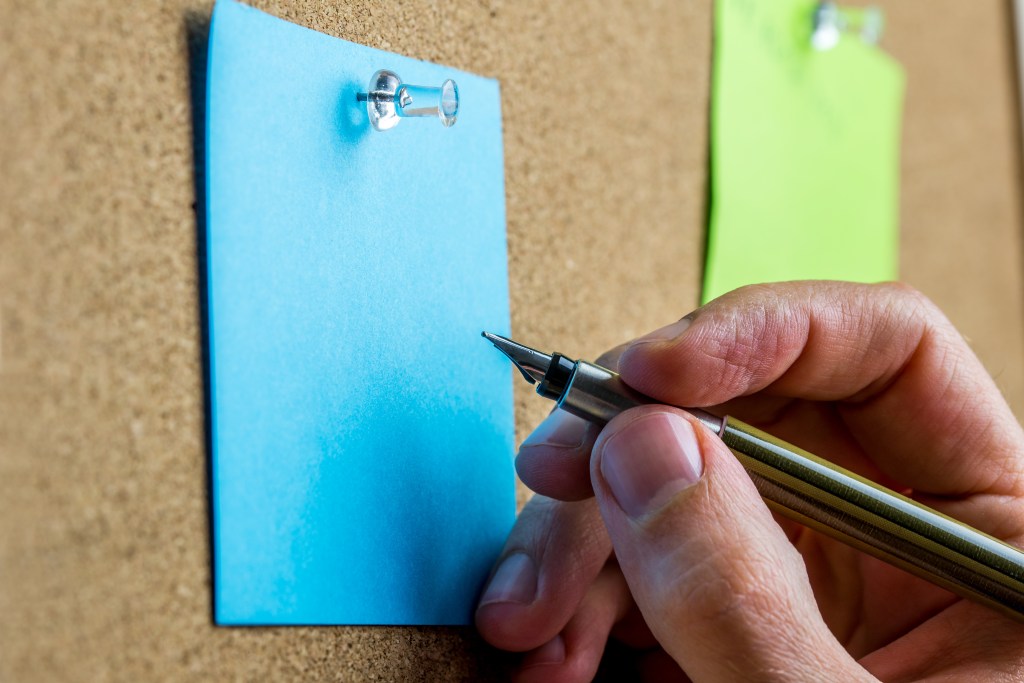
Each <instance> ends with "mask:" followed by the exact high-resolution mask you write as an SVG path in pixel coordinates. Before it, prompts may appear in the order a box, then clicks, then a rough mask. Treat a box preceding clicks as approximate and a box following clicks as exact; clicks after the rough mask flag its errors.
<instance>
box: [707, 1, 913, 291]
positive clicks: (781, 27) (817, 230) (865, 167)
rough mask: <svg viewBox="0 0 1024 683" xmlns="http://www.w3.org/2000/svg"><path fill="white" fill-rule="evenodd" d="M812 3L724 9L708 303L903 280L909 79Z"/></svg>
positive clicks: (718, 47) (722, 4)
mask: <svg viewBox="0 0 1024 683" xmlns="http://www.w3.org/2000/svg"><path fill="white" fill-rule="evenodd" d="M814 6H815V3H814V2H813V0H771V2H767V1H762V2H759V1H758V0H718V2H717V3H716V10H717V11H716V18H715V22H716V38H715V41H716V42H715V74H714V91H713V112H712V133H711V138H712V140H711V144H712V152H711V155H712V169H711V184H712V190H711V191H712V200H711V216H710V218H711V220H710V227H709V231H708V245H707V265H706V269H705V275H704V293H703V299H704V301H708V300H710V299H712V298H714V297H716V296H718V295H719V294H723V293H725V292H727V291H729V290H731V289H735V288H736V287H739V286H742V285H746V284H751V283H756V282H773V281H780V280H798V279H830V280H855V281H860V282H877V281H881V280H891V279H894V278H895V277H896V276H897V265H898V264H897V259H898V254H897V248H898V242H899V234H898V179H899V175H898V173H899V134H900V116H901V108H902V100H903V84H904V77H903V71H902V69H901V68H900V66H899V65H898V64H897V63H896V62H895V61H894V60H893V59H891V58H890V57H889V56H888V55H886V54H885V53H884V52H882V51H881V50H880V49H879V48H877V47H874V46H871V45H867V44H865V43H864V42H863V41H861V40H860V38H859V36H857V35H851V34H844V35H843V37H842V39H841V40H840V41H839V44H838V45H837V46H836V47H835V48H833V49H832V50H829V51H826V52H818V51H815V50H813V49H812V48H811V45H810V35H811V16H812V13H813V10H814Z"/></svg>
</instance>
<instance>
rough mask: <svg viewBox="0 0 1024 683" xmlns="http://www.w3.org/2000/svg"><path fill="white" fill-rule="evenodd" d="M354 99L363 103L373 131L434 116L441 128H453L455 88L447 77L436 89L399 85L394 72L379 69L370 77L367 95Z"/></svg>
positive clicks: (456, 96) (456, 94)
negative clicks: (413, 118) (401, 121)
mask: <svg viewBox="0 0 1024 683" xmlns="http://www.w3.org/2000/svg"><path fill="white" fill-rule="evenodd" d="M357 99H358V100H359V101H360V102H366V113H367V114H368V115H369V117H370V124H371V125H372V126H373V127H374V128H375V129H376V130H388V129H389V128H394V127H395V126H397V125H398V122H399V121H400V120H401V119H403V118H410V117H425V116H436V117H437V118H438V120H440V121H441V125H442V126H444V127H445V128H449V127H451V126H453V125H455V121H456V119H457V118H458V114H459V88H458V86H457V85H455V81H453V80H451V79H450V78H449V79H448V80H446V81H445V82H444V83H442V84H441V87H440V88H432V87H428V86H422V85H407V84H405V83H402V79H401V78H399V77H398V74H396V73H395V72H394V71H388V70H387V69H381V70H380V71H377V72H376V73H375V74H373V76H371V77H370V86H369V88H368V92H365V93H359V95H358V96H357Z"/></svg>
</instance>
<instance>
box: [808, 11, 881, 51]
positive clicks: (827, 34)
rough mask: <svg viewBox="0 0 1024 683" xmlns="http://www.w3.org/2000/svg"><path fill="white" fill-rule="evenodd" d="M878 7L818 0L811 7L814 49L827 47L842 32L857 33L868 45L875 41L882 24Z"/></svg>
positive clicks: (829, 47)
mask: <svg viewBox="0 0 1024 683" xmlns="http://www.w3.org/2000/svg"><path fill="white" fill-rule="evenodd" d="M884 21H885V20H884V17H883V15H882V10H880V9H878V8H877V7H866V8H864V9H849V8H846V9H843V8H840V7H839V6H838V5H837V4H836V3H834V2H819V3H818V4H817V5H816V6H815V8H814V16H813V18H812V27H811V45H812V46H813V47H814V49H815V50H819V51H825V50H831V49H832V48H834V47H835V46H836V45H838V44H839V39H840V38H841V37H842V34H843V33H859V34H860V38H861V40H863V41H864V42H865V43H867V44H868V45H877V44H878V41H880V40H881V39H882V30H883V28H884Z"/></svg>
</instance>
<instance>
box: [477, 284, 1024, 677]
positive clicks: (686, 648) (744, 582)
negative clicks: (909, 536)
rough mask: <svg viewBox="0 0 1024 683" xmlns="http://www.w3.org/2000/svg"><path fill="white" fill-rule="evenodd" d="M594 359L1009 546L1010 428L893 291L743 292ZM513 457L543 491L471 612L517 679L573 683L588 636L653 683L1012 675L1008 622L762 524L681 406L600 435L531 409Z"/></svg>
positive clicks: (1018, 440)
mask: <svg viewBox="0 0 1024 683" xmlns="http://www.w3.org/2000/svg"><path fill="white" fill-rule="evenodd" d="M598 363H599V364H601V365H605V366H608V367H611V368H612V369H617V370H618V371H619V372H620V373H621V375H622V378H623V379H624V380H625V381H626V382H627V383H628V384H629V385H630V386H632V387H633V388H634V389H636V390H637V391H639V392H641V393H643V394H646V395H647V396H650V397H652V398H654V399H656V400H659V401H664V402H665V403H667V404H672V405H684V406H690V407H697V408H707V409H708V410H709V411H710V412H711V413H714V414H717V415H723V414H729V415H733V416H737V417H739V418H740V419H742V420H745V421H746V422H749V423H751V424H753V425H755V426H757V427H761V428H763V429H765V430H766V431H768V432H771V433H772V434H773V435H775V436H777V437H781V438H783V439H786V440H787V441H790V442H792V443H794V444H797V445H799V446H801V447H803V448H805V449H807V450H809V451H812V452H814V453H817V454H818V455H821V456H824V457H825V458H827V459H829V460H831V461H833V462H835V463H837V464H838V465H840V466H842V467H845V468H847V469H849V470H852V471H853V472H856V473H858V474H861V475H863V476H865V477H866V478H868V479H871V480H873V481H876V482H878V483H881V484H883V485H885V486H887V487H889V488H890V489H893V490H895V491H898V492H900V493H904V494H905V495H908V496H910V497H911V498H913V499H914V500H918V501H921V502H923V503H925V504H927V505H929V506H931V507H932V508H935V509H936V510H939V511H940V512H942V513H945V514H948V515H949V516H951V517H953V518H956V519H959V520H961V521H963V522H965V523H967V524H970V525H972V526H974V527H976V528H977V529H980V530H981V531H984V532H987V533H989V534H992V535H993V536H995V537H997V538H1001V539H1004V540H1007V541H1008V542H1010V543H1012V544H1015V545H1019V544H1020V542H1021V540H1022V538H1024V474H1022V473H1024V434H1022V432H1021V429H1020V426H1019V425H1018V424H1017V423H1016V421H1015V420H1014V418H1013V415H1012V413H1011V412H1010V410H1009V408H1008V407H1007V406H1006V404H1005V402H1004V401H1003V399H1002V397H1001V396H1000V395H999V392H998V390H997V389H996V388H995V385H994V384H993V382H992V380H991V379H990V378H989V377H988V375H987V374H986V373H985V371H984V369H983V368H982V367H981V365H980V363H979V362H978V361H977V359H976V358H975V357H974V355H973V353H972V352H971V351H970V349H969V348H968V347H967V345H966V343H965V342H964V341H963V339H962V338H961V337H960V335H959V334H958V333H957V332H956V331H955V329H953V327H952V326H951V325H950V324H949V322H948V321H947V320H946V319H945V318H944V317H943V316H942V314H941V313H940V312H938V311H937V310H936V309H935V307H934V306H933V305H932V304H930V303H929V302H928V301H927V300H925V299H924V298H923V297H921V296H920V295H918V294H916V293H914V292H912V291H910V290H908V289H907V288H903V287H900V286H896V285H881V286H864V285H851V284H841V283H791V284H782V285H773V286H761V287H754V288H747V289H744V290H739V291H737V292H734V293H732V294H730V295H727V296H725V297H722V298H721V299H719V300H716V301H714V302H712V303H711V304H708V305H707V306H705V307H703V308H702V309H700V310H699V311H698V312H697V313H696V314H694V315H691V316H688V317H687V318H685V319H684V320H683V321H680V322H679V323H676V324H674V325H672V326H669V327H668V328H665V329H663V330H660V331H659V332H658V333H654V334H653V335H650V336H649V337H646V338H644V339H641V340H638V341H636V342H633V343H632V344H630V345H628V346H627V347H624V348H620V349H619V350H617V352H615V353H612V354H610V355H607V356H605V357H602V358H601V359H598ZM517 468H518V470H519V472H520V476H521V477H522V479H523V481H524V482H525V483H526V484H527V485H528V486H530V487H531V488H534V489H535V490H536V491H538V492H539V493H541V494H544V495H545V496H551V498H547V497H543V496H536V497H535V498H534V499H533V500H532V501H531V502H530V503H529V504H528V505H527V506H526V508H525V509H524V511H523V513H522V515H521V517H520V520H519V522H518V523H517V525H516V528H515V529H514V530H513V532H512V534H511V536H510V538H509V541H508V543H507V545H506V548H505V551H504V552H503V554H502V557H501V559H500V560H499V563H498V565H497V568H496V571H495V573H494V574H493V576H492V578H491V581H490V584H489V586H488V588H487V590H486V591H485V593H484V596H483V598H482V599H481V604H480V607H479V609H478V612H477V623H478V626H479V628H480V630H481V632H482V633H483V635H484V637H485V638H487V639H488V640H489V641H490V642H492V643H493V644H495V645H497V646H498V647H502V648H505V649H509V650H515V651H524V652H529V654H527V655H526V658H525V659H524V662H523V668H522V669H521V671H520V672H519V679H518V680H524V681H530V680H550V681H577V680H579V681H585V680H590V679H591V678H592V677H593V673H594V671H595V670H596V667H597V665H598V662H599V660H600V657H601V652H602V650H603V649H604V647H605V643H606V642H608V641H609V640H610V639H611V640H614V641H616V642H617V643H618V644H617V645H616V649H617V652H620V653H625V652H629V653H632V654H631V656H632V659H633V660H634V661H633V663H634V664H635V665H636V668H637V670H638V671H639V675H638V676H637V678H641V677H644V678H645V679H646V680H658V681H661V680H666V681H671V680H687V679H686V678H685V677H684V676H683V674H682V670H685V672H686V674H687V675H688V676H689V677H690V679H692V680H693V681H696V682H697V683H701V682H703V681H732V680H776V679H784V680H793V679H806V680H826V679H827V680H872V679H873V678H872V677H873V676H877V677H878V678H881V679H883V680H919V679H923V678H926V677H929V676H940V675H942V676H947V677H950V680H952V679H965V680H985V679H987V678H990V677H991V678H994V677H995V676H996V675H1004V674H1006V673H1007V672H1017V673H1020V671H1021V670H1022V667H1024V627H1022V626H1021V625H1020V624H1019V623H1015V622H1013V621H1011V620H1009V619H1007V618H1006V617H1004V616H1002V615H1000V614H998V613H996V612H994V611H992V610H991V609H989V608H988V607H984V606H981V605H978V604H974V603H973V602H968V601H964V600H962V599H959V598H958V597H957V596H955V595H953V594H951V593H949V592H947V591H945V590H943V589H941V588H938V587H936V586H934V585H932V584H931V583H928V582H925V581H923V580H921V579H918V578H916V577H914V576H911V575H909V574H907V573H905V572H904V571H902V570H900V569H897V568H894V567H892V566H890V565H888V564H885V563H883V562H881V561H879V560H876V559H874V558H873V557H870V556H867V555H864V554H862V553H861V552H859V551H858V550H855V549H853V548H851V547H850V546H849V545H846V544H844V543H840V542H837V541H835V540H833V539H832V538H829V537H827V536H823V535H821V534H820V533H818V532H816V531H812V530H810V529H807V528H805V527H803V526H801V525H799V524H796V523H793V522H790V521H788V520H783V519H780V518H774V519H773V517H772V515H771V513H770V512H769V511H768V508H767V507H766V506H765V505H764V503H763V502H762V501H761V499H760V497H759V496H758V493H757V490H756V489H755V488H754V485H753V483H752V481H751V479H750V477H749V476H748V475H747V473H746V471H745V470H744V469H743V468H742V467H741V466H740V464H739V462H738V461H737V459H736V458H735V457H734V456H733V454H732V453H731V452H730V451H729V449H728V448H726V446H725V444H724V443H723V442H722V441H721V440H720V439H718V437H716V436H715V435H714V434H713V433H712V432H711V431H710V430H708V429H707V428H706V426H705V425H703V424H701V422H700V421H699V420H698V419H696V418H694V417H693V416H691V415H690V414H689V413H686V412H684V411H682V410H678V409H675V408H667V407H665V406H657V405H651V406H644V407H640V408H633V409H630V410H627V411H626V412H624V413H622V414H620V415H618V416H617V417H615V418H614V419H612V421H611V422H610V423H609V424H608V426H607V427H605V428H604V429H603V430H600V429H599V428H598V427H597V426H596V425H593V424H591V423H588V422H586V421H584V420H582V419H579V418H577V417H574V416H572V415H569V414H567V413H565V412H563V411H555V412H554V413H553V414H552V416H551V417H549V418H548V420H547V421H545V423H544V424H543V425H542V426H541V427H540V428H538V430H537V431H536V432H535V433H534V435H533V436H531V437H530V438H529V439H528V440H527V441H526V442H525V443H524V444H523V447H522V449H521V450H520V455H519V458H518V460H517ZM593 493H596V499H595V498H589V496H590V495H592V494H593ZM555 499H561V500H555ZM568 500H577V501H580V502H575V503H568V502H562V501H568ZM613 548H614V559H611V558H612V556H611V551H612V549H613ZM680 667H681V669H680ZM624 675H625V674H620V677H621V676H624ZM823 675H825V676H826V678H822V676H823ZM1011 675H1012V674H1011Z"/></svg>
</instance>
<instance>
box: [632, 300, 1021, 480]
mask: <svg viewBox="0 0 1024 683" xmlns="http://www.w3.org/2000/svg"><path fill="white" fill-rule="evenodd" d="M619 372H620V373H621V374H622V377H623V379H624V380H625V381H626V382H627V383H628V384H630V385H631V386H633V387H634V388H636V389H637V390H639V391H641V392H643V393H645V394H647V395H649V396H651V397H653V398H656V399H658V400H659V401H664V402H666V403H669V404H672V405H680V406H687V407H706V406H713V405H718V404H722V403H725V402H727V401H730V400H733V399H736V398H737V397H742V396H751V395H754V394H756V395H758V396H770V397H774V398H776V399H777V397H787V398H796V399H805V400H811V401H829V402H837V409H838V412H839V415H840V417H841V418H842V420H843V421H844V422H845V424H846V425H847V427H848V428H849V432H850V434H851V435H852V436H853V438H854V439H855V440H856V441H857V442H858V444H859V445H860V446H861V448H862V449H863V450H864V452H866V453H867V454H869V456H870V457H871V459H872V460H873V461H874V462H875V464H876V465H877V466H878V467H879V469H881V471H882V472H884V473H885V474H886V475H887V476H890V477H892V478H893V479H895V480H897V481H900V482H902V483H904V484H905V485H907V486H910V487H913V488H915V489H918V490H921V491H924V492H927V493H931V494H936V495H961V494H967V493H976V492H989V493H1000V494H1002V493H1007V494H1008V493H1017V492H1019V491H1021V472H1022V466H1021V450H1022V447H1021V444H1022V443H1024V435H1022V433H1021V429H1020V425H1018V424H1017V422H1016V420H1015V419H1014V417H1013V415H1012V413H1011V412H1010V409H1009V407H1008V406H1007V405H1006V402H1005V401H1004V400H1003V398H1002V396H1001V395H1000V393H999V390H998V389H997V388H996V386H995V384H994V382H993V381H992V379H991V377H989V375H988V374H987V372H986V371H985V370H984V368H983V367H982V365H981V363H980V362H979V361H978V359H977V358H976V357H975V355H974V353H973V352H972V351H971V350H970V348H968V346H967V344H966V342H965V341H964V340H963V338H962V337H961V336H960V335H959V334H958V333H957V331H956V330H955V329H954V328H953V326H952V324H951V323H950V322H949V321H948V320H947V319H946V317H945V316H944V315H943V314H942V313H941V312H940V311H939V310H938V309H937V308H936V307H935V305H934V304H932V303H931V302H930V301H928V299H927V298H925V297H924V296H923V295H921V294H920V293H918V292H916V291H915V290H913V289H911V288H909V287H907V286H905V285H899V284H882V285H860V284H853V283H841V282H794V283H779V284H773V285H756V286H752V287H745V288H743V289H740V290H736V291H734V292H731V293H729V294H727V295H725V296H723V297H720V298H719V299H716V300H715V301H713V302H711V303H709V304H707V305H706V306H704V307H703V308H701V309H699V311H697V312H696V313H695V314H693V315H691V316H689V317H688V319H684V320H682V321H680V322H679V323H676V324H674V325H671V326H669V327H668V328H663V329H662V330H659V331H657V332H655V333H652V334H651V335H648V336H647V337H645V338H642V339H639V340H637V341H635V342H633V343H632V344H631V345H630V346H629V347H628V348H627V349H626V351H625V352H624V353H623V355H622V357H621V359H620V361H619Z"/></svg>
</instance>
